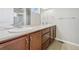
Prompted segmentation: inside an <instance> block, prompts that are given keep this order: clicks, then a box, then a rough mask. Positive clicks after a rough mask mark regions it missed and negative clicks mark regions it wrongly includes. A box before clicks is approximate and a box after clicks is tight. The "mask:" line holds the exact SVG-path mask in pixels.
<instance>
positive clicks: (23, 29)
mask: <svg viewBox="0 0 79 59" xmlns="http://www.w3.org/2000/svg"><path fill="white" fill-rule="evenodd" d="M33 28H34V27H23V28H13V29H10V30H8V32H14V33H17V32H25V31H28V30H31V29H33Z"/></svg>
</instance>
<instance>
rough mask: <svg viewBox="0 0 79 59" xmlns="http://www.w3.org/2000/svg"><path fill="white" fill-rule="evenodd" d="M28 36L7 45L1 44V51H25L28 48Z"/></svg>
mask: <svg viewBox="0 0 79 59" xmlns="http://www.w3.org/2000/svg"><path fill="white" fill-rule="evenodd" d="M26 45H27V43H26V36H25V37H21V38H18V39H14V40H12V41H8V42H6V43H3V44H0V50H25V49H28V48H26Z"/></svg>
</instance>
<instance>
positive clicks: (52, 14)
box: [42, 8, 79, 44]
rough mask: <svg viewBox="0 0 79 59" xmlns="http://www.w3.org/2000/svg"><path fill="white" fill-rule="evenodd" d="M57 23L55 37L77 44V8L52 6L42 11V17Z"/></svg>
mask: <svg viewBox="0 0 79 59" xmlns="http://www.w3.org/2000/svg"><path fill="white" fill-rule="evenodd" d="M45 18H46V19H47V21H48V22H49V23H51V24H56V25H57V38H59V39H62V40H67V41H71V42H74V43H78V44H79V9H77V8H76V9H74V8H72V9H71V8H69V9H68V8H67V9H64V8H58V9H56V8H54V9H50V10H48V11H44V12H43V13H42V19H43V20H44V19H45Z"/></svg>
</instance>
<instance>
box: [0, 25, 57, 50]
mask: <svg viewBox="0 0 79 59" xmlns="http://www.w3.org/2000/svg"><path fill="white" fill-rule="evenodd" d="M55 37H56V26H55V25H42V26H35V27H33V28H32V29H30V30H26V31H24V32H20V33H14V32H9V33H7V35H4V37H0V50H45V49H47V48H48V46H49V45H50V44H51V43H53V41H54V39H55Z"/></svg>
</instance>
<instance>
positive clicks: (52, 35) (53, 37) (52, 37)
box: [50, 25, 56, 43]
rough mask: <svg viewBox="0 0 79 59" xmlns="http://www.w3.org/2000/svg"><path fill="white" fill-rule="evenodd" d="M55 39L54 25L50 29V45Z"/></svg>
mask: <svg viewBox="0 0 79 59" xmlns="http://www.w3.org/2000/svg"><path fill="white" fill-rule="evenodd" d="M55 38H56V25H54V26H52V27H51V40H50V43H52V42H53V41H54V40H55Z"/></svg>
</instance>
